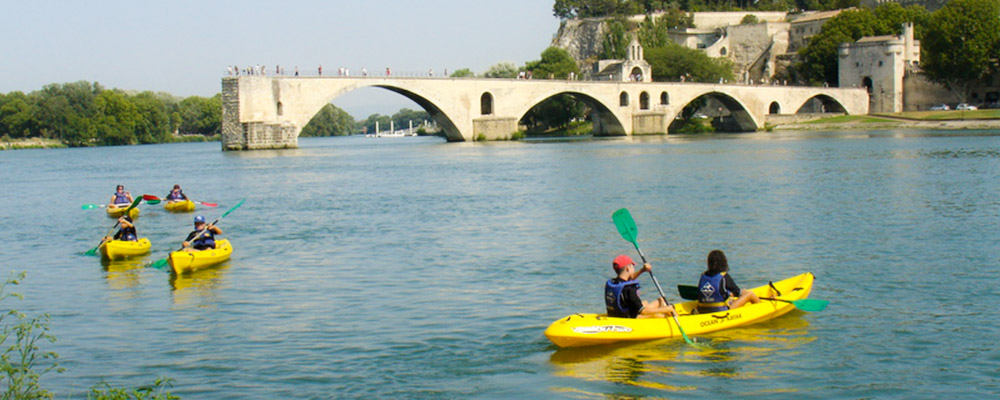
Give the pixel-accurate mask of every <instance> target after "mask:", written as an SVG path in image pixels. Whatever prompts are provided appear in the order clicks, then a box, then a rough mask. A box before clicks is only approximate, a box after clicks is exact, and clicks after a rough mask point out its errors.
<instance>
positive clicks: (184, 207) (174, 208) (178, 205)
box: [163, 200, 194, 212]
mask: <svg viewBox="0 0 1000 400" xmlns="http://www.w3.org/2000/svg"><path fill="white" fill-rule="evenodd" d="M163 209H164V210H167V211H170V212H191V211H194V202H193V201H191V200H181V201H168V202H166V203H163Z"/></svg>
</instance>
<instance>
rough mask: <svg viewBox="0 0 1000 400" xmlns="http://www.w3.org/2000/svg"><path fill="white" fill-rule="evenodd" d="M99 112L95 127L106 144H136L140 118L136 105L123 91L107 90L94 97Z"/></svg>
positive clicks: (100, 138) (99, 137)
mask: <svg viewBox="0 0 1000 400" xmlns="http://www.w3.org/2000/svg"><path fill="white" fill-rule="evenodd" d="M94 106H95V107H96V110H97V114H96V115H95V117H94V125H93V129H94V130H95V131H96V136H97V138H98V139H99V140H100V141H101V144H104V145H125V144H135V143H136V137H135V126H136V123H137V122H138V120H139V119H140V116H139V113H138V111H137V110H136V108H135V105H134V104H132V102H131V101H129V99H128V98H127V97H125V95H123V94H122V93H119V92H117V91H114V90H105V91H103V92H101V94H99V95H97V98H96V99H94Z"/></svg>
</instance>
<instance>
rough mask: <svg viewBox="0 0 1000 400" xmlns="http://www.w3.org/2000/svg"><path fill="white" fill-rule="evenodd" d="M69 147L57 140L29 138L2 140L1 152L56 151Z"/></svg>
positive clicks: (0, 143)
mask: <svg viewBox="0 0 1000 400" xmlns="http://www.w3.org/2000/svg"><path fill="white" fill-rule="evenodd" d="M60 147H67V146H66V145H65V144H63V142H62V141H60V140H57V139H43V138H28V139H4V140H0V150H22V149H54V148H60Z"/></svg>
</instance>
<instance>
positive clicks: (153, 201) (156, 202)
mask: <svg viewBox="0 0 1000 400" xmlns="http://www.w3.org/2000/svg"><path fill="white" fill-rule="evenodd" d="M146 204H151V205H156V204H160V200H146Z"/></svg>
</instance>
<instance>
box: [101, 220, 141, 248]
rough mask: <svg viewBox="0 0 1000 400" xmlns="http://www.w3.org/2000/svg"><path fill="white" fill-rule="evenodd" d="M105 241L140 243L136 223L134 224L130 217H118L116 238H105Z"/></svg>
mask: <svg viewBox="0 0 1000 400" xmlns="http://www.w3.org/2000/svg"><path fill="white" fill-rule="evenodd" d="M104 240H105V241H108V240H122V241H126V242H138V241H139V234H138V233H136V231H135V222H132V218H131V217H129V216H128V215H122V216H120V217H118V232H115V236H113V237H105V238H104Z"/></svg>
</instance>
